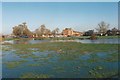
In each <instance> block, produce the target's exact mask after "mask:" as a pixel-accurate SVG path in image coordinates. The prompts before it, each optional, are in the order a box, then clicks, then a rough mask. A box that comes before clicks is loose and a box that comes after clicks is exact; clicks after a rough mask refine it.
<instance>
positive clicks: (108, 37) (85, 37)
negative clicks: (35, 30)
mask: <svg viewBox="0 0 120 80" xmlns="http://www.w3.org/2000/svg"><path fill="white" fill-rule="evenodd" d="M90 37H91V36H80V37H74V36H73V37H51V38H5V39H4V40H7V41H9V40H31V39H32V40H76V39H77V40H84V39H90ZM96 38H97V39H115V38H120V37H119V36H96Z"/></svg>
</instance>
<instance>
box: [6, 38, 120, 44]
mask: <svg viewBox="0 0 120 80" xmlns="http://www.w3.org/2000/svg"><path fill="white" fill-rule="evenodd" d="M5 42H8V43H12V44H37V43H41V42H80V43H92V44H102V43H103V44H120V38H113V39H96V40H90V39H84V40H78V39H77V40H11V41H5Z"/></svg>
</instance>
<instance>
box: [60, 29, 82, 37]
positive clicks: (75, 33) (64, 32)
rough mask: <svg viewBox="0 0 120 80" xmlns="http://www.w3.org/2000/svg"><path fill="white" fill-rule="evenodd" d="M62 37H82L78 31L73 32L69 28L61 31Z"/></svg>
mask: <svg viewBox="0 0 120 80" xmlns="http://www.w3.org/2000/svg"><path fill="white" fill-rule="evenodd" d="M62 35H63V36H64V37H69V36H81V35H83V33H82V32H78V31H74V30H73V29H71V28H65V29H64V30H63V31H62Z"/></svg>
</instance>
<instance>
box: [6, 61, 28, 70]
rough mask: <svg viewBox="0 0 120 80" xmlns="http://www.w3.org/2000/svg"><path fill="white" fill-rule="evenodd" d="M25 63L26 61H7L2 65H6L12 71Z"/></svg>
mask: <svg viewBox="0 0 120 80" xmlns="http://www.w3.org/2000/svg"><path fill="white" fill-rule="evenodd" d="M25 62H27V61H26V60H20V61H9V62H5V63H4V64H5V65H6V67H7V68H10V69H14V68H16V67H18V66H19V65H21V64H23V63H25Z"/></svg>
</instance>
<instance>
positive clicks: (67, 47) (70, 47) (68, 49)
mask: <svg viewBox="0 0 120 80" xmlns="http://www.w3.org/2000/svg"><path fill="white" fill-rule="evenodd" d="M11 47H12V48H13V49H15V50H19V51H26V52H30V51H33V50H30V49H29V48H36V49H37V50H38V51H55V52H57V53H65V54H67V53H69V54H70V53H74V54H76V53H80V54H84V53H90V52H108V51H113V50H118V44H82V43H77V42H43V43H39V44H13V45H11Z"/></svg>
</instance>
